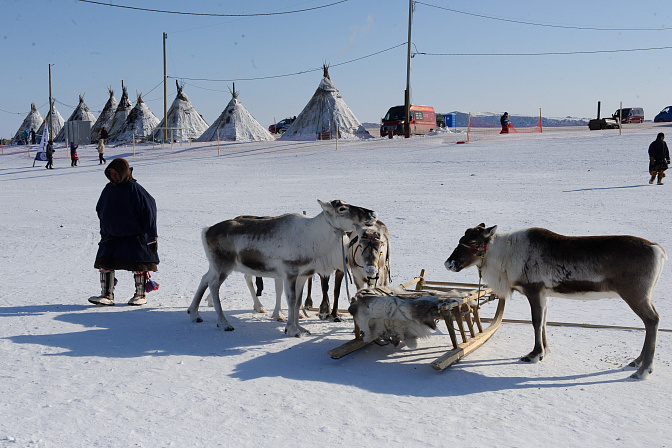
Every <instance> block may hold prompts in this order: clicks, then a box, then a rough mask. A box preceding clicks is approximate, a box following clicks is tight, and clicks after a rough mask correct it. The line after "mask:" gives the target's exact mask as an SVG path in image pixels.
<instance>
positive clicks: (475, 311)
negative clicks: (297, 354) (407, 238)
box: [327, 269, 506, 371]
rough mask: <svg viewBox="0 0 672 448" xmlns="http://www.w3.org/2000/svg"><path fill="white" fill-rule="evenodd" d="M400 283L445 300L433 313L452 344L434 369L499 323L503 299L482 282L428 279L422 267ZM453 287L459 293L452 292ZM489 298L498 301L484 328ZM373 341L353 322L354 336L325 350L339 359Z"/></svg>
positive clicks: (465, 351) (460, 354) (481, 340)
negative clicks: (483, 309)
mask: <svg viewBox="0 0 672 448" xmlns="http://www.w3.org/2000/svg"><path fill="white" fill-rule="evenodd" d="M400 286H401V288H403V289H404V290H405V291H408V292H409V293H412V292H423V291H426V292H431V293H436V294H437V295H438V296H439V297H440V298H441V299H442V300H444V302H443V303H441V305H440V306H439V309H438V312H437V314H436V315H435V316H434V317H435V318H436V319H438V320H443V321H444V322H445V324H446V328H447V329H448V334H449V336H450V341H451V343H452V345H453V348H452V349H450V350H448V351H447V352H446V353H445V354H443V355H442V356H440V357H439V358H437V359H435V360H434V361H432V362H431V363H430V364H429V365H430V366H431V367H432V368H433V369H435V370H439V371H440V370H444V369H446V368H448V367H450V366H451V365H453V364H455V363H456V362H457V361H459V360H460V359H462V358H464V357H465V356H467V355H468V354H469V353H471V352H473V351H474V350H476V349H477V348H478V347H480V346H481V345H483V344H484V343H485V342H486V341H487V340H488V339H490V337H491V336H492V335H493V334H494V333H495V331H497V329H498V328H499V325H500V324H501V323H502V318H503V316H504V306H505V302H506V301H505V299H504V298H502V297H498V296H496V295H494V294H493V293H492V290H490V289H489V288H486V287H484V286H482V285H477V284H473V283H454V282H438V281H430V280H427V279H426V278H425V270H424V269H423V270H422V271H420V275H419V276H417V277H415V278H414V279H413V280H411V281H410V282H408V283H404V284H402V285H400ZM411 288H412V289H411ZM455 291H458V292H460V293H461V294H460V295H458V296H455V295H454V293H455ZM451 293H453V296H451V295H450V294H451ZM464 293H466V295H464ZM492 301H497V302H498V303H497V309H496V311H495V315H494V317H493V318H491V319H487V320H488V321H489V322H490V325H488V327H486V328H483V321H482V320H481V316H480V312H479V310H480V307H481V305H483V304H485V303H487V302H492ZM484 320H485V319H484ZM372 342H375V341H372ZM372 342H369V343H366V342H364V341H363V339H362V333H361V331H360V329H359V327H358V326H357V324H355V339H353V340H351V341H348V342H346V343H345V344H343V345H341V346H339V347H336V348H335V349H332V350H329V351H328V352H327V353H328V354H329V356H331V357H332V358H334V359H339V358H342V357H343V356H346V355H349V354H350V353H353V352H355V351H357V350H359V349H361V348H364V347H365V346H367V345H369V344H371V343H372Z"/></svg>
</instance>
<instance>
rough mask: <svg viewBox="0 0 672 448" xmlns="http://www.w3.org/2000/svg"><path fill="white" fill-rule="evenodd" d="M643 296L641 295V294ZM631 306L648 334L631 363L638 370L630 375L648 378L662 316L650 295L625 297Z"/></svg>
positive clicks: (641, 378) (651, 368)
mask: <svg viewBox="0 0 672 448" xmlns="http://www.w3.org/2000/svg"><path fill="white" fill-rule="evenodd" d="M640 297H641V296H640ZM625 301H626V302H627V304H628V305H629V306H630V308H631V309H632V310H633V311H634V312H635V314H637V315H638V316H639V318H640V319H642V322H644V328H645V329H646V336H645V337H644V346H643V347H642V352H641V353H640V355H639V356H638V357H637V359H635V360H634V361H632V362H631V363H630V367H637V368H638V369H637V371H636V372H635V373H633V374H632V375H630V377H631V378H636V379H640V380H643V379H646V377H648V376H649V374H651V373H653V355H654V353H655V351H656V337H657V334H658V324H659V322H660V316H659V314H658V312H657V311H656V308H655V307H654V306H653V304H652V303H651V299H650V297H648V296H647V297H641V298H638V299H634V300H633V299H625Z"/></svg>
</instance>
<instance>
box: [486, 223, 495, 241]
mask: <svg viewBox="0 0 672 448" xmlns="http://www.w3.org/2000/svg"><path fill="white" fill-rule="evenodd" d="M496 230H497V226H492V227H490V228H489V229H485V232H484V233H483V238H486V239H490V238H491V237H492V235H494V234H495V231H496Z"/></svg>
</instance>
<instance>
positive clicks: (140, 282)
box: [128, 271, 147, 306]
mask: <svg viewBox="0 0 672 448" xmlns="http://www.w3.org/2000/svg"><path fill="white" fill-rule="evenodd" d="M133 280H135V294H133V297H132V298H131V300H129V301H128V304H129V305H134V306H140V305H147V299H146V298H145V294H146V293H145V286H146V285H147V272H139V271H133Z"/></svg>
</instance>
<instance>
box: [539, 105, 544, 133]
mask: <svg viewBox="0 0 672 448" xmlns="http://www.w3.org/2000/svg"><path fill="white" fill-rule="evenodd" d="M539 132H544V128H543V127H542V126H541V107H540V108H539Z"/></svg>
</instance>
